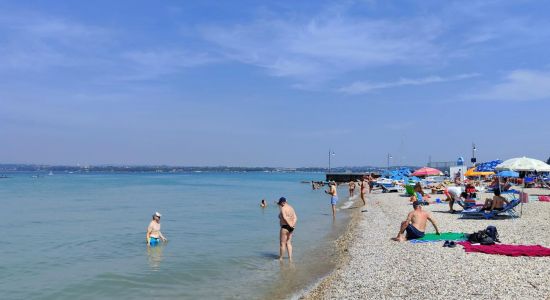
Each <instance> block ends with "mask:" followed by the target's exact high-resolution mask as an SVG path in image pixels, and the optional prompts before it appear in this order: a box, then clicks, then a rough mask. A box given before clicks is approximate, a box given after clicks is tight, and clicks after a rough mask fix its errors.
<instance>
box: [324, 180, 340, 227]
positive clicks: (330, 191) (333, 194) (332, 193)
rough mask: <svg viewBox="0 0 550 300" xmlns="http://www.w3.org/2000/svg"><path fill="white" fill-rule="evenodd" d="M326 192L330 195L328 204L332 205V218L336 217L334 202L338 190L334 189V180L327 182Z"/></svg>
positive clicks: (336, 201) (336, 199)
mask: <svg viewBox="0 0 550 300" xmlns="http://www.w3.org/2000/svg"><path fill="white" fill-rule="evenodd" d="M325 193H326V194H329V195H330V205H331V207H332V218H336V203H338V191H337V190H336V182H334V181H331V182H330V183H329V189H328V191H325Z"/></svg>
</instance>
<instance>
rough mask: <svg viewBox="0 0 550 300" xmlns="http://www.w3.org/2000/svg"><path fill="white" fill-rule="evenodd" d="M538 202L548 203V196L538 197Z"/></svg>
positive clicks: (549, 197) (549, 198)
mask: <svg viewBox="0 0 550 300" xmlns="http://www.w3.org/2000/svg"><path fill="white" fill-rule="evenodd" d="M539 201H542V202H550V196H539Z"/></svg>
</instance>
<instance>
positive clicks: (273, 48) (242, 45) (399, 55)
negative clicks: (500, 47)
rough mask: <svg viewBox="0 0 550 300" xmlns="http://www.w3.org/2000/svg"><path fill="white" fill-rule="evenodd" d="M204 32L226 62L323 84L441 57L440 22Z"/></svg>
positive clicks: (312, 23) (268, 23) (263, 23)
mask: <svg viewBox="0 0 550 300" xmlns="http://www.w3.org/2000/svg"><path fill="white" fill-rule="evenodd" d="M201 32H202V37H203V38H204V39H205V40H207V41H209V42H211V43H213V44H215V45H216V46H218V47H219V48H220V49H221V51H222V53H223V54H224V55H225V56H226V57H227V58H230V59H233V60H236V61H239V62H242V63H246V64H251V65H255V66H258V67H262V68H265V69H266V70H267V71H268V73H269V74H271V75H273V76H281V77H290V78H294V79H297V80H299V81H300V82H316V81H319V82H322V81H324V80H327V79H331V78H334V77H336V76H339V75H340V74H342V73H345V72H349V71H355V70H361V69H363V68H367V67H374V66H385V65H393V64H402V65H411V64H419V63H424V64H430V63H431V62H432V61H434V60H435V59H436V58H437V57H438V56H439V49H438V47H436V46H435V44H434V43H433V39H434V38H435V37H437V36H438V34H439V22H437V21H433V20H431V19H412V20H410V19H409V20H392V21H389V20H371V19H365V18H361V19H355V18H352V17H342V16H338V15H332V16H323V17H322V18H320V17H312V18H308V19H303V20H300V19H298V20H297V19H290V20H289V19H268V20H265V19H264V20H257V21H255V22H253V23H251V24H246V25H237V26H231V27H221V26H210V27H203V29H202V31H201Z"/></svg>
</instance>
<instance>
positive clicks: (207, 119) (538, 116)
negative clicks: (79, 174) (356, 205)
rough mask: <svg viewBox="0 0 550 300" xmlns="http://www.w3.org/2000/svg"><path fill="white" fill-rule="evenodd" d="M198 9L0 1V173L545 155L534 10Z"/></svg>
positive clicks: (549, 130) (540, 31)
mask: <svg viewBox="0 0 550 300" xmlns="http://www.w3.org/2000/svg"><path fill="white" fill-rule="evenodd" d="M197 2H198V3H191V2H183V1H160V2H155V1H153V2H152V1H92V2H85V1H0V12H1V13H0V76H1V78H2V80H0V140H1V141H2V147H0V161H1V162H5V163H7V162H12V163H13V162H20V163H47V164H71V165H75V164H177V165H199V166H206V165H229V166H287V167H297V166H325V165H326V164H327V152H328V149H329V148H332V149H333V150H334V152H335V153H336V155H335V157H334V158H333V162H334V165H336V166H350V165H380V166H384V165H385V164H386V156H387V153H391V154H392V156H393V159H392V164H416V165H422V164H425V163H426V162H427V160H428V157H429V156H431V158H432V160H433V161H447V160H455V159H456V157H458V156H464V157H466V158H467V159H468V160H469V158H470V156H471V144H472V142H475V143H476V145H477V148H478V151H477V156H478V158H479V159H480V160H482V161H483V160H491V159H495V158H501V159H506V158H511V157H516V156H523V155H525V156H529V157H534V158H538V159H544V160H546V159H547V158H548V156H549V155H550V51H548V49H550V18H549V17H550V13H549V12H550V5H549V4H546V3H545V2H543V1H374V0H373V1H341V2H338V3H335V2H333V1H327V2H324V1H286V2H283V1H273V2H259V1H197ZM199 2H200V3H199Z"/></svg>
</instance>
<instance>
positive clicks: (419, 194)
mask: <svg viewBox="0 0 550 300" xmlns="http://www.w3.org/2000/svg"><path fill="white" fill-rule="evenodd" d="M424 198H429V196H428V195H427V194H426V193H424V190H423V189H422V185H421V184H420V182H417V183H416V184H415V185H414V194H413V195H412V196H411V198H410V201H411V202H414V201H418V202H420V203H424V202H426V200H424Z"/></svg>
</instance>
